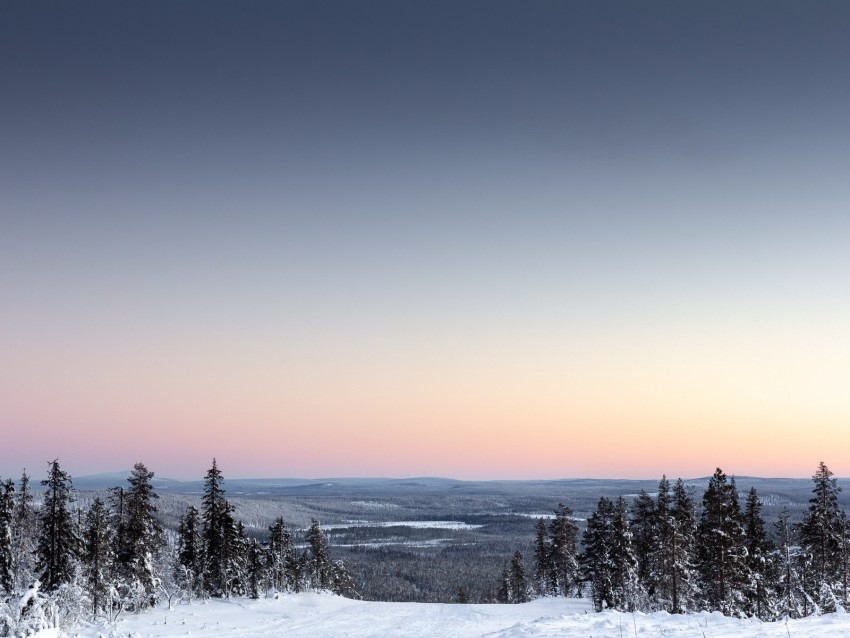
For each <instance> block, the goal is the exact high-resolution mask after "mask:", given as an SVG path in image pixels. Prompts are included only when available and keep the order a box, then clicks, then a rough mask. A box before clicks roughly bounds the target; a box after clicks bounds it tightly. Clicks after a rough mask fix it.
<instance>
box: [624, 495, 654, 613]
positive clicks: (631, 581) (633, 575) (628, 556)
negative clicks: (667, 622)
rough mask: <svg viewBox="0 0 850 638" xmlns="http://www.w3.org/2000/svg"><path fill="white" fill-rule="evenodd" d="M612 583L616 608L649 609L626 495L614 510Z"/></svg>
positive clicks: (627, 609)
mask: <svg viewBox="0 0 850 638" xmlns="http://www.w3.org/2000/svg"><path fill="white" fill-rule="evenodd" d="M665 509H666V508H665ZM611 583H612V585H613V597H614V607H615V608H617V609H619V610H621V611H629V612H632V611H637V610H638V609H643V608H645V606H646V598H645V595H644V593H643V590H642V588H641V585H640V580H639V578H638V569H637V556H636V555H635V552H634V547H633V546H632V534H631V530H630V529H629V519H628V514H627V507H626V500H625V499H624V498H623V497H622V496H620V497H619V498H617V500H616V501H615V502H614V506H613V509H612V510H611Z"/></svg>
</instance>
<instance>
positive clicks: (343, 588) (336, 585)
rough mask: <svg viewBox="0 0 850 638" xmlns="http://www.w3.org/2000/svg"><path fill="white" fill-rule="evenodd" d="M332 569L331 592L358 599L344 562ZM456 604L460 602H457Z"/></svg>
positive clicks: (352, 577) (351, 577)
mask: <svg viewBox="0 0 850 638" xmlns="http://www.w3.org/2000/svg"><path fill="white" fill-rule="evenodd" d="M332 567H333V569H332V572H333V574H332V581H333V582H332V584H331V591H333V593H335V594H336V595H337V596H345V597H346V598H359V596H358V595H357V589H356V585H355V582H354V576H353V575H352V574H351V572H350V571H349V570H348V566H347V565H346V564H345V561H343V560H338V561H336V562H334V564H333V566H332ZM466 596H467V602H469V594H468V593H467V595H466ZM458 598H462V596H461V592H460V591H459V592H458ZM458 602H461V601H460V600H458Z"/></svg>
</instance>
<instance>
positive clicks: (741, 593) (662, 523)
mask: <svg viewBox="0 0 850 638" xmlns="http://www.w3.org/2000/svg"><path fill="white" fill-rule="evenodd" d="M812 481H813V483H814V488H813V490H812V493H813V496H812V498H811V499H810V500H809V507H808V510H807V512H806V515H805V517H804V519H803V521H802V523H800V524H797V525H792V524H789V520H788V512H787V511H783V513H782V514H780V516H779V519H778V520H777V521H776V522H775V523H774V533H773V534H772V535H771V534H769V533H768V530H767V524H766V522H765V520H764V519H763V517H762V515H761V508H762V504H761V501H760V499H759V496H758V493H757V491H756V489H755V488H752V489H750V491H749V493H748V494H747V495H746V497H745V500H744V505H743V507H742V506H741V498H740V495H739V493H738V489H737V487H736V484H735V478H734V477H731V478H730V477H727V476H726V474H725V473H724V472H723V471H722V470H721V469H719V468H718V469H717V470H716V471H715V472H714V475H713V476H712V477H711V478H710V479H709V481H708V487H707V489H706V490H705V493H704V494H703V496H702V500H701V503H700V505H701V507H698V504H697V502H696V500H695V498H694V495H693V491H692V489H689V488H688V487H687V486H686V485H685V483H684V482H683V481H682V480H681V479H679V480H678V481H676V483H675V484H674V485H673V486H671V485H670V483H669V481H668V480H667V478H666V477H662V479H661V481H660V482H659V484H658V492H657V494H656V495H655V496H654V497H653V496H650V495H649V494H647V493H646V492H645V491H643V490H642V491H641V492H640V493H639V494H638V496H637V497H636V498H635V499H634V501H633V502H632V503H631V504H629V503H627V502H626V499H625V498H623V497H622V496H621V497H619V498H617V499H609V498H606V497H602V498H600V499H599V502H598V504H597V507H596V511H595V512H593V513H592V515H591V516H590V517H589V518H588V519H587V522H586V526H585V528H584V531H583V533H582V537H581V538H582V546H581V548H580V549H579V547H578V545H577V540H578V532H579V526H578V522H577V521H576V519H574V518H573V516H572V512H571V510H570V509H569V508H568V507H566V506H565V505H563V504H561V505H559V507H558V509H557V510H556V511H555V516H554V518H553V519H552V521H551V522H550V523H549V524H548V525H547V523H546V522H545V521H544V520H543V519H540V520H539V521H538V523H537V535H536V543H535V550H534V569H533V572H532V573H531V575H529V574H528V573H527V572H526V569H525V566H524V563H523V556H522V554H521V553H520V552H519V551H517V552H516V553H515V554H514V557H513V559H512V560H511V563H510V565H509V566H507V567H505V569H504V570H503V572H502V576H501V579H500V581H499V600H500V601H501V602H525V601H527V600H529V599H530V598H532V597H534V596H575V595H578V596H582V595H588V596H590V598H591V600H592V602H593V606H594V608H595V609H596V610H597V611H601V610H602V609H618V610H622V611H645V612H652V611H660V610H663V611H668V612H671V613H685V612H690V611H701V610H708V611H720V612H722V613H724V614H726V615H730V616H737V617H742V618H743V617H755V618H759V619H761V620H777V619H781V618H786V617H790V618H801V617H803V616H808V615H811V614H818V613H827V612H834V611H838V610H843V609H845V608H846V607H847V605H848V594H850V592H848V578H849V577H850V524H848V521H847V516H846V514H845V513H844V511H843V510H842V509H841V508H840V507H839V504H838V494H839V493H840V490H841V488H840V487H838V484H837V481H836V480H835V479H834V478H833V473H832V472H831V471H830V470H829V468H828V467H827V466H826V465H825V464H824V463H823V462H821V463H820V465H819V466H818V468H817V471H816V472H815V474H814V475H813V476H812Z"/></svg>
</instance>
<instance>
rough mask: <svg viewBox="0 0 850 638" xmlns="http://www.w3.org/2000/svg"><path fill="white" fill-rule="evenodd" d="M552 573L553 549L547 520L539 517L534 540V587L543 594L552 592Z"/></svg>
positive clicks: (546, 594)
mask: <svg viewBox="0 0 850 638" xmlns="http://www.w3.org/2000/svg"><path fill="white" fill-rule="evenodd" d="M551 573H552V549H551V547H550V546H549V541H548V530H547V529H546V522H545V521H544V520H543V519H542V518H538V519H537V528H536V536H535V541H534V589H535V590H536V591H537V592H538V594H540V595H541V596H548V595H549V594H551V593H552V591H551V590H550V588H549V584H550V583H551V580H552V579H551Z"/></svg>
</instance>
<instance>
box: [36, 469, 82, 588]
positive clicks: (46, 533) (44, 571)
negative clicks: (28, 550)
mask: <svg viewBox="0 0 850 638" xmlns="http://www.w3.org/2000/svg"><path fill="white" fill-rule="evenodd" d="M49 466H50V469H49V470H48V474H47V478H46V479H44V480H43V481H42V482H41V484H42V485H44V486H45V487H46V488H47V490H46V492H45V494H44V505H43V506H42V508H41V516H40V523H41V525H40V534H39V538H38V548H37V556H38V561H37V564H36V569H38V570H39V574H40V580H41V582H42V584H43V586H44V588H45V589H56V588H58V587H59V586H60V585H61V584H63V583H69V582H71V580H72V578H73V576H74V566H75V564H76V560H77V557H78V556H79V553H80V545H81V543H80V538H79V537H78V536H77V534H76V531H75V527H74V521H73V519H72V517H71V511H70V510H69V509H68V507H69V505H70V503H71V502H73V498H72V496H71V477H70V476H68V474H67V472H65V471H63V470H62V469H61V468H60V467H59V461H58V460H53V461H51V462H50V463H49Z"/></svg>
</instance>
